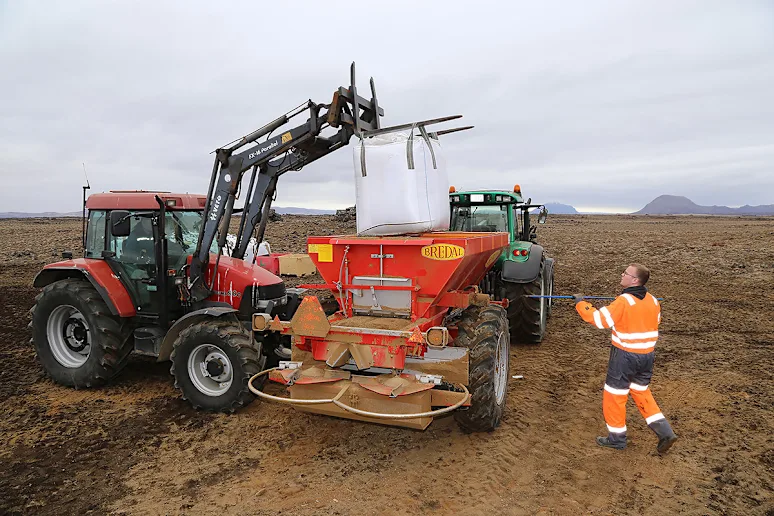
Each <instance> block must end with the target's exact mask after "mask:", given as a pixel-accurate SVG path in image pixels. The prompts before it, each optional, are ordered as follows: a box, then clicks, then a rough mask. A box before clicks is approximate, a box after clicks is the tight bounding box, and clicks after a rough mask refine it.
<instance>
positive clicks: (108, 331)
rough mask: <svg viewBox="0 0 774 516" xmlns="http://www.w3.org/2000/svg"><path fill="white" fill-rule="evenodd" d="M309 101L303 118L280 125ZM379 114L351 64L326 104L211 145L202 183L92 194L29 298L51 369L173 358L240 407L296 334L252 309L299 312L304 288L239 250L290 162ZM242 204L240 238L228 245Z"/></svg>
mask: <svg viewBox="0 0 774 516" xmlns="http://www.w3.org/2000/svg"><path fill="white" fill-rule="evenodd" d="M303 113H305V114H306V115H307V116H308V118H307V120H306V121H305V122H304V123H302V124H300V125H298V126H296V127H294V128H292V129H288V130H284V131H282V132H281V133H279V134H276V135H273V133H274V132H275V131H277V130H278V129H279V128H280V127H282V126H283V125H285V124H286V123H288V121H289V120H291V119H293V118H294V117H296V116H298V115H301V114H303ZM383 114H384V112H383V110H382V109H381V108H380V107H379V106H378V104H377V99H376V90H375V87H374V83H373V79H372V80H371V99H370V100H367V99H365V98H363V97H361V96H360V95H358V93H357V90H356V87H355V66H354V63H353V64H352V69H351V83H350V86H349V88H344V87H340V88H338V89H337V90H336V91H335V92H334V94H333V99H332V101H331V103H330V104H316V103H314V102H312V101H309V102H307V103H304V104H302V105H301V106H299V107H298V108H296V109H294V110H292V111H290V112H288V113H286V114H284V115H282V116H281V117H279V118H277V119H276V120H274V121H272V122H270V123H269V124H267V125H266V126H264V127H262V128H260V129H258V130H256V131H254V132H252V133H251V134H249V135H247V136H244V137H243V138H241V139H239V140H236V141H234V142H232V143H231V144H228V145H226V146H224V147H223V148H219V149H217V150H216V151H215V155H216V156H215V163H214V166H213V169H212V176H211V179H210V185H209V190H208V193H207V195H206V196H197V195H188V194H172V193H165V192H141V191H140V192H134V191H132V192H125V191H122V192H110V193H103V194H95V195H92V196H90V197H89V199H88V201H86V202H85V208H88V210H89V214H88V222H87V224H86V225H85V228H84V238H83V246H84V254H83V258H77V259H73V258H72V253H65V254H64V256H63V258H65V260H64V261H60V262H57V263H52V264H49V265H46V266H45V267H44V269H43V270H42V271H41V272H40V273H39V274H38V275H37V276H36V278H35V281H34V286H35V287H38V288H42V289H43V290H42V292H41V293H40V294H39V295H38V296H37V298H36V303H35V306H34V307H33V308H32V310H31V312H32V322H31V323H30V326H31V328H32V341H33V343H34V345H35V348H36V351H37V354H38V357H39V359H40V362H41V363H42V365H43V367H44V368H45V370H46V371H47V372H48V374H49V375H50V376H51V377H52V378H53V379H54V380H55V381H56V382H58V383H60V384H63V385H68V386H72V387H75V388H81V387H91V386H95V385H99V384H102V383H105V382H106V381H108V380H110V378H112V377H113V376H115V375H116V374H117V373H118V372H119V371H120V370H121V368H122V367H123V366H124V365H125V364H126V362H127V359H128V357H129V355H130V354H131V353H132V352H135V353H140V354H143V355H150V356H153V357H157V359H158V360H159V361H163V360H171V361H172V369H171V372H172V374H173V376H174V377H175V385H176V387H177V388H179V389H180V390H181V391H182V394H183V397H184V398H186V399H187V400H189V401H190V402H191V404H192V405H194V406H195V407H197V408H202V409H206V410H212V411H225V412H232V411H234V410H235V409H237V408H238V407H240V406H242V405H245V404H247V403H249V402H250V401H252V400H253V399H254V397H253V396H252V395H251V394H250V392H249V390H248V387H247V381H248V379H249V378H250V377H251V376H252V375H254V374H255V373H257V372H259V371H260V370H261V369H262V368H264V367H265V364H266V363H267V361H268V363H269V365H271V364H273V363H278V362H279V361H280V360H281V359H289V358H290V349H289V345H290V344H289V338H287V337H281V336H278V335H275V334H255V333H253V331H252V329H251V318H252V316H253V314H254V313H262V314H266V315H267V316H281V317H283V318H286V317H291V316H292V315H293V313H294V311H295V309H296V308H297V306H298V302H299V291H298V290H293V289H286V288H285V285H284V284H283V282H282V281H281V280H280V278H278V277H277V276H274V275H273V274H271V273H269V272H267V271H266V270H264V269H262V268H260V267H258V266H256V265H254V264H252V263H247V262H245V261H243V260H242V258H243V257H244V256H245V253H246V251H247V248H248V243H249V241H250V237H251V235H253V234H254V233H256V232H257V240H258V241H259V242H260V241H261V239H262V237H263V234H264V231H265V227H266V222H267V220H268V218H269V217H268V215H269V210H270V207H271V201H272V197H273V195H274V192H275V189H276V184H277V179H278V178H279V177H280V176H281V175H282V174H284V173H286V172H288V171H291V170H299V169H301V168H302V167H304V166H305V165H307V164H309V163H311V162H313V161H315V160H317V159H319V158H321V157H323V156H325V155H327V154H329V153H331V152H333V151H335V150H337V149H339V148H342V147H344V146H346V145H347V144H348V143H349V140H350V138H351V137H352V136H353V135H357V136H361V134H362V133H363V132H365V131H373V130H379V129H380V117H381V116H383ZM323 131H326V133H325V135H323V134H321V133H322V132H323ZM263 137H266V138H265V139H264V138H263ZM247 171H251V174H250V175H249V182H248V186H247V187H246V188H242V187H241V185H242V179H243V176H245V175H246V174H245V173H246V172H247ZM240 193H241V195H242V196H243V197H244V199H245V203H244V207H243V208H241V209H239V208H235V207H234V204H235V201H236V199H237V197H238V196H239V195H240ZM84 194H85V190H84ZM240 212H241V218H240V221H239V228H238V232H237V235H236V237H237V239H236V244H235V247H234V249H233V251H232V252H231V256H224V255H223V250H224V247H225V245H226V239H227V233H228V229H229V224H230V222H231V219H232V215H235V214H238V213H240Z"/></svg>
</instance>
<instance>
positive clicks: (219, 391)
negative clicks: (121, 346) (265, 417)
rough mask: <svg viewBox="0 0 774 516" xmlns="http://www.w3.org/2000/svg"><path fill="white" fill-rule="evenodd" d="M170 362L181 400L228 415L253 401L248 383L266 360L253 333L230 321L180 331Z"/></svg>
mask: <svg viewBox="0 0 774 516" xmlns="http://www.w3.org/2000/svg"><path fill="white" fill-rule="evenodd" d="M170 359H171V360H172V368H171V369H170V372H171V373H172V376H173V377H174V378H175V387H176V388H177V389H180V392H182V394H183V399H185V400H188V402H189V403H191V405H192V406H193V407H194V408H195V409H198V410H205V411H208V412H225V413H229V414H231V413H233V412H234V411H236V410H237V409H239V408H241V407H244V406H245V405H248V404H250V403H251V402H252V401H253V400H254V399H255V397H254V396H253V394H252V393H251V392H250V390H249V389H248V387H247V381H248V380H249V379H250V378H251V377H252V376H253V375H255V374H256V373H259V372H260V371H261V370H262V368H263V365H264V361H265V359H264V358H263V357H262V356H261V346H260V344H259V343H257V342H256V341H255V340H254V339H253V337H252V333H251V332H249V331H247V329H245V327H244V326H242V324H241V323H240V322H239V321H237V320H234V319H230V318H229V319H225V320H223V319H211V320H207V321H204V322H200V323H198V324H194V325H191V326H189V327H188V328H186V329H184V330H183V331H181V332H180V335H178V337H177V339H175V343H174V346H173V349H172V354H171V356H170ZM221 380H222V381H221ZM229 382H230V383H229Z"/></svg>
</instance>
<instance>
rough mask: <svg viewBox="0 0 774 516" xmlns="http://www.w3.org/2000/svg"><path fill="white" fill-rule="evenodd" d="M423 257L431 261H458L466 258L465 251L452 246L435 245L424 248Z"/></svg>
mask: <svg viewBox="0 0 774 516" xmlns="http://www.w3.org/2000/svg"><path fill="white" fill-rule="evenodd" d="M422 256H424V257H425V258H430V259H431V260H444V261H445V260H457V259H459V258H462V257H463V256H465V249H464V248H462V247H460V246H458V245H452V244H433V245H426V246H424V247H423V248H422Z"/></svg>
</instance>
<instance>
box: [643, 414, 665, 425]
mask: <svg viewBox="0 0 774 516" xmlns="http://www.w3.org/2000/svg"><path fill="white" fill-rule="evenodd" d="M662 419H666V418H665V417H664V414H662V413H661V412H659V413H658V414H653V415H652V416H650V417H646V418H645V422H646V423H647V424H651V423H655V422H656V421H661V420H662Z"/></svg>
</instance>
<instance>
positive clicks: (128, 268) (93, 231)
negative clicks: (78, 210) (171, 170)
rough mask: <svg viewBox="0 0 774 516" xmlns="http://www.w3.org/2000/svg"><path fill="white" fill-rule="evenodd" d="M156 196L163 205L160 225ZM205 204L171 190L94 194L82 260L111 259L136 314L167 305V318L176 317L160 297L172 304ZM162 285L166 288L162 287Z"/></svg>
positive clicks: (89, 203) (150, 313)
mask: <svg viewBox="0 0 774 516" xmlns="http://www.w3.org/2000/svg"><path fill="white" fill-rule="evenodd" d="M157 196H158V197H159V198H160V199H161V200H162V202H163V203H164V214H163V218H164V220H163V221H162V220H160V219H161V216H162V211H161V207H160V206H159V204H158V201H157V200H156V197H157ZM204 203H205V198H204V196H201V195H192V194H171V193H169V192H147V191H111V192H109V193H99V194H94V195H92V196H90V197H89V199H88V200H87V202H86V208H87V209H88V210H89V215H88V219H87V224H86V239H85V241H86V245H85V248H84V258H86V259H93V260H108V261H109V263H110V265H111V268H112V269H114V272H115V274H116V275H117V276H119V277H120V278H122V279H123V280H124V281H123V283H124V286H125V287H126V290H127V292H128V295H129V297H130V298H132V300H133V301H134V305H135V309H136V311H137V312H138V314H137V315H140V316H145V314H148V315H147V316H148V317H150V316H157V315H158V314H159V312H160V311H161V310H162V307H163V306H167V307H170V309H171V312H172V313H170V314H169V315H170V318H171V319H176V318H177V317H178V316H179V315H181V314H180V313H178V312H180V310H179V309H175V307H174V304H173V303H169V302H167V303H162V302H161V299H159V293H160V292H163V291H167V292H168V293H169V294H168V295H167V297H171V299H170V300H167V301H171V300H174V298H175V293H174V281H175V278H176V277H179V276H181V275H182V274H181V273H183V272H184V270H185V266H186V263H187V261H188V258H189V257H190V256H191V254H192V253H193V250H194V248H195V247H196V242H197V239H198V238H199V231H200V229H201V225H202V213H203V211H202V209H203V207H204ZM162 228H163V237H162V234H161V232H162ZM162 241H164V243H163V244H162ZM212 251H213V252H217V249H212ZM160 270H161V271H162V274H159V272H160ZM162 278H163V279H162ZM162 281H163V282H164V283H166V285H161V284H160V283H161V282H162ZM163 287H167V288H163Z"/></svg>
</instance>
